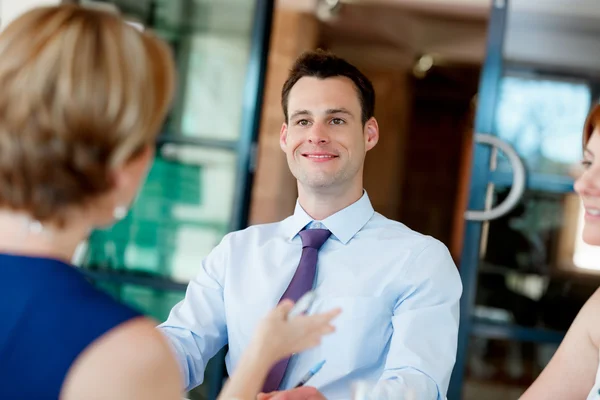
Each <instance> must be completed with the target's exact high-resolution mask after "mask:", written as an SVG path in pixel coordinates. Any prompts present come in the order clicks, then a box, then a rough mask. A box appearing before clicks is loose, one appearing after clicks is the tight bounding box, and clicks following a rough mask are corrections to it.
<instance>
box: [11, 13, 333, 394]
mask: <svg viewBox="0 0 600 400" xmlns="http://www.w3.org/2000/svg"><path fill="white" fill-rule="evenodd" d="M173 71H174V66H173V61H172V56H171V54H170V51H169V50H168V47H167V46H166V45H165V44H164V43H163V42H162V41H160V40H159V39H157V38H156V37H154V36H153V35H152V34H150V33H147V32H140V31H138V30H136V29H135V28H133V27H131V26H129V25H127V24H125V23H124V22H123V21H122V20H121V19H120V18H119V17H118V16H116V15H113V14H110V13H106V12H104V11H94V10H89V9H83V8H79V7H77V6H66V5H63V6H58V7H49V8H39V9H35V10H32V11H30V12H28V13H26V14H24V15H23V16H21V17H20V18H18V19H16V20H15V21H14V22H12V23H11V24H10V25H9V26H8V27H7V28H6V29H5V30H4V31H3V32H2V33H1V34H0V88H1V89H0V321H1V322H0V398H1V399H21V398H27V399H56V398H61V399H66V400H70V399H76V400H81V399H110V400H119V399H128V400H131V399H145V400H148V399H150V400H151V399H165V400H166V399H179V398H180V397H181V395H180V390H181V387H182V382H181V378H180V374H179V371H178V367H177V364H176V361H175V358H174V357H173V355H172V353H171V350H170V347H169V345H168V344H167V342H166V340H165V339H164V338H163V337H162V335H161V333H160V332H159V331H158V330H156V329H155V323H154V322H153V321H150V320H148V319H146V318H144V317H143V316H141V315H140V314H138V313H137V312H135V311H133V310H131V309H129V308H127V307H125V306H123V305H121V304H119V303H117V302H115V301H114V300H112V299H111V298H110V297H108V296H107V295H105V294H103V293H102V292H99V291H97V290H96V289H95V288H94V287H93V286H92V285H90V284H89V283H88V282H87V281H86V280H85V279H84V278H83V276H82V275H80V274H79V272H78V271H77V270H76V269H75V268H72V266H71V265H70V264H69V260H70V259H71V257H72V255H73V253H74V251H75V248H76V246H77V244H78V243H79V242H80V241H81V240H83V239H84V238H86V236H87V235H88V234H89V232H90V231H91V230H92V229H93V228H95V227H98V226H106V225H110V224H112V223H113V222H114V221H115V220H116V219H119V218H122V217H123V216H124V215H125V214H126V212H127V208H128V206H129V204H130V203H131V202H132V200H133V199H134V197H135V194H136V192H137V190H138V188H139V187H140V185H141V183H142V182H143V180H144V179H145V177H146V172H147V170H148V167H149V165H150V162H151V160H152V158H153V148H154V145H153V144H154V141H155V137H156V135H157V132H158V130H159V128H160V126H161V124H162V121H163V119H164V117H165V114H166V112H167V108H168V106H169V103H170V100H171V97H172V93H173V86H174V82H173V81H174V72H173ZM290 307H291V305H290V304H289V303H283V304H281V305H280V306H279V307H278V308H277V309H275V310H274V311H272V312H271V314H269V315H268V316H267V317H266V318H265V319H264V321H263V323H262V324H261V325H260V328H259V331H258V333H257V335H256V337H255V339H254V341H253V342H252V345H251V346H250V348H249V349H248V351H247V355H246V357H245V361H244V362H243V363H241V364H240V373H239V374H237V373H236V374H235V376H234V377H233V378H232V379H231V383H230V385H229V386H228V388H227V389H226V392H225V393H224V395H225V396H230V395H231V396H235V397H238V398H240V399H251V398H253V397H255V396H256V392H257V391H258V389H259V388H260V383H257V382H255V381H249V378H252V379H256V380H257V381H258V380H261V379H264V376H263V375H264V374H263V371H264V370H265V369H267V368H268V367H266V366H264V365H263V364H264V363H268V364H269V366H270V365H271V364H272V363H273V362H275V361H277V359H279V358H282V357H283V356H285V355H287V354H289V353H291V352H296V351H301V350H303V349H305V348H307V347H309V346H313V345H315V344H316V343H317V342H318V340H319V338H320V336H321V335H322V334H324V333H327V332H330V331H331V330H332V329H333V328H332V327H331V325H330V324H329V322H330V320H331V319H332V318H333V317H334V316H335V315H336V311H334V312H331V313H329V314H324V315H317V316H310V317H306V316H303V317H299V318H295V319H293V320H291V321H289V320H288V319H287V318H286V315H287V312H288V311H289V308H290ZM265 374H266V372H265ZM228 393H229V394H228Z"/></svg>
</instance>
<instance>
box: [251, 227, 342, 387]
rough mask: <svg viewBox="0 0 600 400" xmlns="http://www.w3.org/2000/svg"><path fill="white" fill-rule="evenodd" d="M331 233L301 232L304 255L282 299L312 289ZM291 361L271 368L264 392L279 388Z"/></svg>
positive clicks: (300, 295) (325, 230)
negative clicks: (321, 254)
mask: <svg viewBox="0 0 600 400" xmlns="http://www.w3.org/2000/svg"><path fill="white" fill-rule="evenodd" d="M330 235H331V232H330V231H329V230H328V229H307V230H303V231H301V232H300V237H301V238H302V256H301V257H300V263H299V264H298V268H297V269H296V273H295V274H294V277H293V278H292V281H291V282H290V284H289V286H288V288H287V289H286V291H285V292H284V293H283V296H281V300H284V299H290V300H292V301H294V302H296V301H298V299H299V298H300V297H302V295H303V294H304V293H306V292H308V291H309V290H311V289H312V287H313V283H314V280H315V274H316V272H317V258H318V253H319V249H320V248H321V246H323V243H325V241H326V240H327V238H329V236H330ZM281 300H280V301H281ZM289 361H290V357H287V358H284V359H283V360H281V361H279V362H278V363H277V364H275V365H274V366H273V367H272V368H271V371H270V372H269V375H268V376H267V379H266V380H265V384H264V386H263V390H262V391H263V392H264V393H269V392H272V391H275V390H277V389H279V386H280V385H281V381H282V380H283V376H284V375H285V370H286V369H287V366H288V363H289Z"/></svg>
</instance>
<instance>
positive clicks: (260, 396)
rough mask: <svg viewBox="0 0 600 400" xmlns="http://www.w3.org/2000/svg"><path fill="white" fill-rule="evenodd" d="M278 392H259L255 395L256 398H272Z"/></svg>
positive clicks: (263, 399) (259, 399) (260, 399)
mask: <svg viewBox="0 0 600 400" xmlns="http://www.w3.org/2000/svg"><path fill="white" fill-rule="evenodd" d="M279 393H281V392H270V393H259V394H258V396H256V400H269V399H274V398H276V396H277V395H278V394H279Z"/></svg>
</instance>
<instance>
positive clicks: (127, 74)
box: [0, 5, 174, 221]
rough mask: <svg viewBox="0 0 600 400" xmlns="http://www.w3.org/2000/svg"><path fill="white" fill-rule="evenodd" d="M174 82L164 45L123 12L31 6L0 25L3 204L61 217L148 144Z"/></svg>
mask: <svg viewBox="0 0 600 400" xmlns="http://www.w3.org/2000/svg"><path fill="white" fill-rule="evenodd" d="M173 88H174V65H173V58H172V55H171V52H170V50H169V48H168V46H167V45H166V44H165V43H164V42H163V41H161V40H159V39H158V38H156V37H155V36H153V35H152V34H150V33H148V32H140V31H139V30H136V29H135V28H133V27H132V26H130V25H128V24H126V23H125V22H124V21H123V20H122V19H121V18H120V17H119V16H117V15H114V14H111V13H108V12H105V11H101V10H93V9H86V8H82V7H78V6H75V5H61V6H56V7H44V8H38V9H34V10H32V11H29V12H27V13H25V14H23V15H22V16H21V17H19V18H17V19H16V20H14V21H13V22H12V23H10V24H9V25H8V26H7V27H6V29H5V30H4V31H3V32H2V33H1V34H0V207H2V208H6V209H11V210H15V211H21V212H25V213H27V214H29V215H30V216H31V217H32V218H35V219H37V220H39V221H46V220H57V221H60V220H61V219H62V218H63V217H64V214H65V211H67V210H68V209H69V208H70V207H73V206H84V205H85V204H86V203H87V202H88V201H90V200H92V199H94V198H96V197H98V196H100V195H102V194H104V193H106V192H108V191H109V190H110V189H111V188H112V187H113V181H112V176H113V171H114V169H115V168H116V167H119V166H121V165H123V164H125V163H127V162H128V161H129V160H131V159H132V158H133V157H135V156H136V154H139V152H140V151H141V150H143V149H144V148H146V146H147V145H152V144H153V142H154V140H155V138H156V135H157V133H158V131H159V129H160V127H161V125H162V122H163V119H164V117H165V115H166V113H167V110H168V107H169V104H170V102H171V98H172V95H173Z"/></svg>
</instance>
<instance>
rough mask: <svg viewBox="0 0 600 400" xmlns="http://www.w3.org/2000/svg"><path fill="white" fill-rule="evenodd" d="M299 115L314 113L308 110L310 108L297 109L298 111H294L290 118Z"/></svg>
mask: <svg viewBox="0 0 600 400" xmlns="http://www.w3.org/2000/svg"><path fill="white" fill-rule="evenodd" d="M299 115H312V113H311V112H310V111H308V110H297V111H294V112H293V113H292V115H290V118H294V117H297V116H299Z"/></svg>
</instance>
